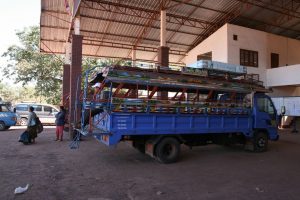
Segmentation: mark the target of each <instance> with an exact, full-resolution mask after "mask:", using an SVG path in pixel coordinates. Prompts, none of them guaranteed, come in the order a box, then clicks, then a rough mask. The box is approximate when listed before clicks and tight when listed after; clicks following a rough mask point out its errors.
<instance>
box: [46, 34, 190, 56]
mask: <svg viewBox="0 0 300 200" xmlns="http://www.w3.org/2000/svg"><path fill="white" fill-rule="evenodd" d="M41 41H43V42H44V41H45V42H57V43H63V44H64V43H65V41H64V40H57V39H54V40H52V39H42V40H41ZM99 43H100V44H99ZM82 44H83V45H88V46H103V47H111V48H117V49H126V50H130V49H132V48H133V45H132V44H126V43H121V42H106V41H102V43H101V41H100V40H95V39H89V38H84V39H83V43H82ZM136 50H138V51H145V52H154V53H156V52H157V48H156V47H149V46H141V45H139V46H136ZM170 54H171V55H178V56H186V53H185V52H184V51H179V50H170Z"/></svg>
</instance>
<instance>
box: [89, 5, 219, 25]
mask: <svg viewBox="0 0 300 200" xmlns="http://www.w3.org/2000/svg"><path fill="white" fill-rule="evenodd" d="M84 2H85V5H87V2H90V3H92V4H93V5H94V3H97V5H99V6H98V8H95V6H93V5H89V7H90V8H92V9H97V10H101V11H107V12H113V13H116V14H124V15H128V16H135V17H140V18H145V19H150V18H151V16H152V14H158V15H159V11H156V10H152V9H146V8H142V7H137V6H132V5H127V4H122V3H116V2H110V1H105V0H101V1H100V0H84ZM113 8H116V9H113ZM156 21H159V19H157V20H156ZM167 22H168V23H174V24H181V25H184V26H191V27H197V28H202V29H206V28H207V27H208V26H209V25H212V24H213V23H212V22H209V21H205V20H200V19H196V18H191V17H186V16H183V15H178V14H171V13H167Z"/></svg>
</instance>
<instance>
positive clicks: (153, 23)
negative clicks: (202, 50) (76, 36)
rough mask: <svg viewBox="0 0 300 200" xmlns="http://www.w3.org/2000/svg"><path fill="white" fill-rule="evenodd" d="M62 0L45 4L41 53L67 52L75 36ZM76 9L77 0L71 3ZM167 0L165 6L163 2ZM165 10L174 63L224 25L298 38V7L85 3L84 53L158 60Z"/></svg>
mask: <svg viewBox="0 0 300 200" xmlns="http://www.w3.org/2000/svg"><path fill="white" fill-rule="evenodd" d="M66 2H67V1H62V0H42V1H41V11H42V12H41V25H40V26H41V45H40V48H41V51H42V52H46V53H64V52H65V43H66V41H68V40H69V39H70V37H71V34H72V32H73V28H72V26H71V20H72V18H71V13H70V12H69V10H68V9H66ZM69 2H70V6H72V4H73V3H72V2H73V1H69ZM161 2H163V4H161ZM161 5H163V6H164V8H165V9H166V10H167V37H166V39H167V45H168V46H169V47H170V56H169V58H170V62H171V63H180V61H181V60H182V58H183V57H184V56H185V54H186V53H187V52H188V51H189V50H191V49H192V48H193V47H195V46H196V45H197V44H199V43H200V42H201V41H203V40H204V39H205V38H207V37H208V36H209V35H210V34H212V33H213V32H214V31H216V30H217V29H218V28H220V27H221V26H222V25H224V24H225V23H233V24H236V25H241V26H245V27H249V28H254V29H258V30H263V31H267V32H271V33H275V34H280V35H284V36H287V37H292V38H296V39H299V36H300V25H299V24H300V23H299V22H300V12H299V10H300V3H299V2H298V1H296V0H295V1H294V0H291V1H286V2H285V3H281V4H280V3H279V1H272V2H270V1H268V0H218V1H215V0H165V1H153V0H128V1H120V0H82V1H81V4H80V9H79V12H78V13H77V14H78V15H79V16H80V20H81V21H80V26H81V27H80V28H81V35H83V37H84V39H83V54H84V55H87V56H95V57H114V58H115V57H116V58H129V57H130V56H131V51H132V48H133V47H135V48H136V49H137V50H136V52H137V53H136V55H137V59H140V60H148V61H154V62H155V60H156V59H157V52H156V49H157V47H158V46H159V45H160V28H159V27H160V7H161Z"/></svg>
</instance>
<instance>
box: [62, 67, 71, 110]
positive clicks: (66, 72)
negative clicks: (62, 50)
mask: <svg viewBox="0 0 300 200" xmlns="http://www.w3.org/2000/svg"><path fill="white" fill-rule="evenodd" d="M62 89H63V91H62V105H64V106H66V107H68V105H67V102H68V96H69V94H70V65H69V64H64V65H63V88H62Z"/></svg>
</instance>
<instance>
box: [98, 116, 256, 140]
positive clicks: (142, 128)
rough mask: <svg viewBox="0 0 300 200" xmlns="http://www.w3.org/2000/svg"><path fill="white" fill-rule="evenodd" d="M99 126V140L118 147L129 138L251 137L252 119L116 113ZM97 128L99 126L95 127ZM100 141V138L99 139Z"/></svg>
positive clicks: (249, 117)
mask: <svg viewBox="0 0 300 200" xmlns="http://www.w3.org/2000/svg"><path fill="white" fill-rule="evenodd" d="M96 119H98V121H99V119H103V120H102V121H101V122H100V123H98V125H97V128H98V130H103V131H102V133H101V134H102V135H103V134H106V135H107V136H101V137H100V136H99V137H100V139H101V141H102V142H104V143H105V144H107V145H114V144H117V143H118V141H119V140H121V139H122V136H126V135H127V136H128V135H168V134H171V135H174V134H207V133H212V134H218V133H232V132H240V133H244V134H245V136H247V137H250V136H251V133H252V118H251V116H250V115H205V114H155V113H150V114H147V113H146V114H145V113H130V114H127V113H112V114H110V115H108V114H107V116H106V117H105V115H104V114H101V116H100V118H99V117H96ZM94 125H95V124H94ZM98 139H99V138H98Z"/></svg>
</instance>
